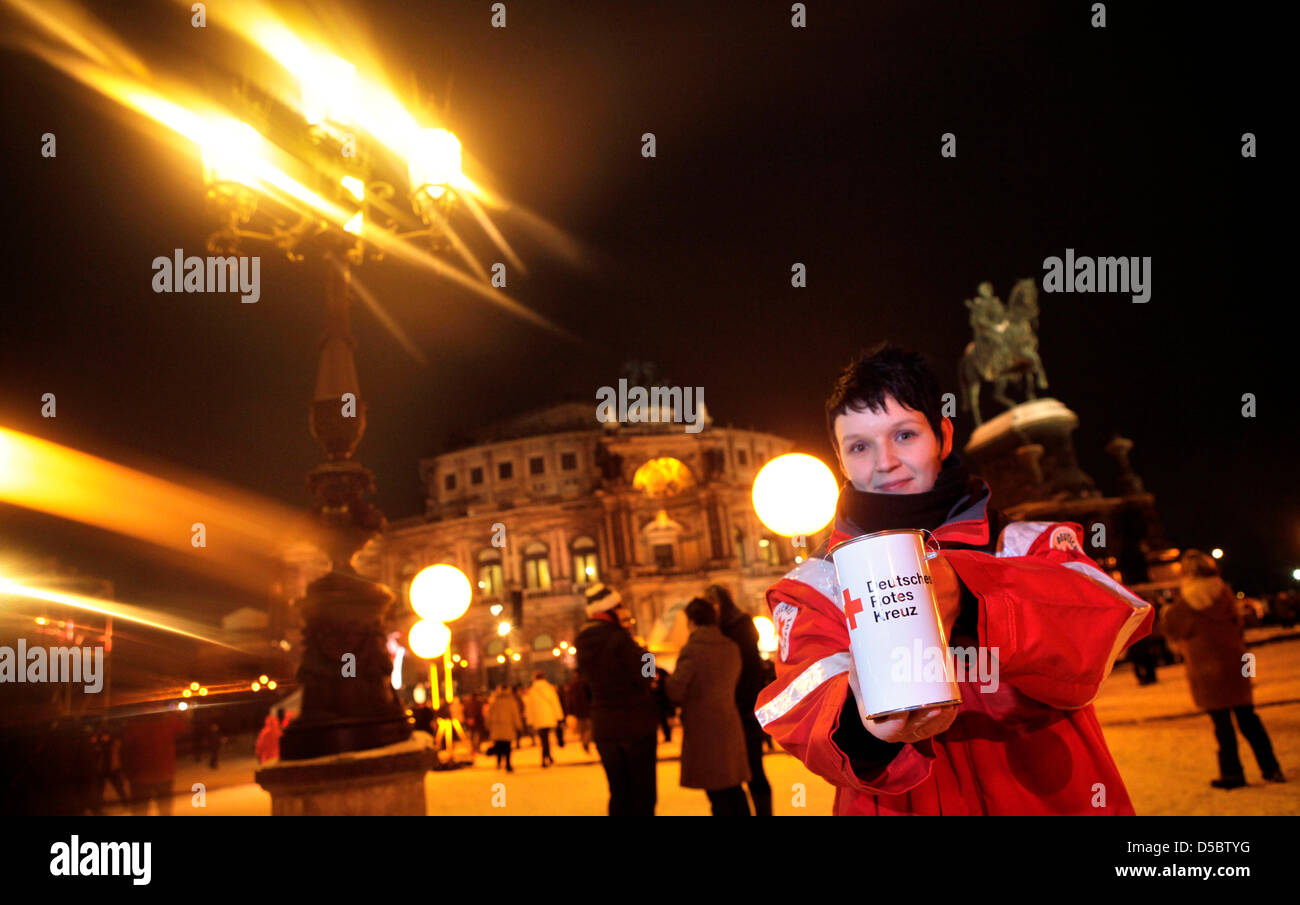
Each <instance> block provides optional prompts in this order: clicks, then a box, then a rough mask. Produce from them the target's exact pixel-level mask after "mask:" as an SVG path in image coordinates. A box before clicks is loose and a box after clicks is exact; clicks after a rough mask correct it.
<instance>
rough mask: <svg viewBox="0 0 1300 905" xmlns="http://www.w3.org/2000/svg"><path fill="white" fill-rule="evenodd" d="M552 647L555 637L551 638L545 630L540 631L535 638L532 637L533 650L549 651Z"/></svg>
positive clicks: (553, 646)
mask: <svg viewBox="0 0 1300 905" xmlns="http://www.w3.org/2000/svg"><path fill="white" fill-rule="evenodd" d="M554 649H555V638H553V637H552V636H551V635H549V634H547V633H546V632H542V633H541V634H540V635H538V636H537V637H536V638H534V639H533V650H544V651H546V652H547V653H550V652H551V651H552V650H554Z"/></svg>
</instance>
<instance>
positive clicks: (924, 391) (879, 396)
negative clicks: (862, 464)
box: [826, 342, 943, 453]
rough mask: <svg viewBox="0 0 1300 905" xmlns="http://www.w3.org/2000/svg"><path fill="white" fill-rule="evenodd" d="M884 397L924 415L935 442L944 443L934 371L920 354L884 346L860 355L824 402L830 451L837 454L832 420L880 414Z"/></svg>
mask: <svg viewBox="0 0 1300 905" xmlns="http://www.w3.org/2000/svg"><path fill="white" fill-rule="evenodd" d="M885 394H889V395H890V396H893V397H894V399H895V400H897V401H898V404H899V405H902V406H905V407H907V408H909V409H912V410H913V411H917V412H920V413H921V414H922V415H924V416H925V420H926V421H927V422H929V424H930V427H931V429H933V430H934V436H935V439H937V440H939V441H942V440H943V434H942V432H941V430H940V428H941V426H942V424H943V412H942V400H941V399H940V394H939V379H938V378H937V377H936V376H935V374H934V370H933V369H932V368H931V367H930V365H929V363H928V362H926V360H925V358H924V357H923V356H921V355H920V354H918V353H916V352H908V351H907V350H905V349H900V348H898V347H897V346H893V345H890V344H889V343H888V342H883V343H880V344H879V345H877V346H876V347H875V348H873V349H870V350H868V351H866V352H860V353H859V354H858V357H857V358H855V359H853V361H851V362H850V363H849V364H848V365H847V366H846V367H845V368H844V370H843V371H841V372H840V376H839V378H838V379H836V381H835V388H834V389H832V390H831V395H830V397H829V398H828V399H827V400H826V433H827V435H828V436H829V437H830V441H831V448H832V449H834V450H835V451H836V452H837V453H838V452H839V444H838V443H837V442H836V439H835V419H836V418H838V417H839V416H840V415H843V414H845V413H846V412H848V411H849V409H850V408H852V409H853V410H855V411H862V410H864V409H870V410H871V411H873V412H882V411H884V409H885Z"/></svg>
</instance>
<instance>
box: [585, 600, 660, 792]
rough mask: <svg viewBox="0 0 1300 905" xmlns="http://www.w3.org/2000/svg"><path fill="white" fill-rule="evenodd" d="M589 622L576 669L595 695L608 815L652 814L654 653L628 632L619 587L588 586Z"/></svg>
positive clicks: (595, 733)
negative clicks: (605, 780)
mask: <svg viewBox="0 0 1300 905" xmlns="http://www.w3.org/2000/svg"><path fill="white" fill-rule="evenodd" d="M586 597H587V622H586V623H585V624H584V625H583V626H582V628H581V630H579V632H578V637H577V639H576V643H575V644H574V647H575V648H576V649H577V651H578V674H579V675H580V676H581V677H582V681H583V683H584V684H585V685H586V686H587V689H588V692H589V695H590V699H591V734H592V740H593V741H594V742H595V743H596V750H597V752H599V754H600V763H601V766H602V767H604V768H605V778H606V779H607V780H608V782H609V815H610V816H611V817H619V816H647V817H652V816H654V811H655V802H656V800H657V788H656V781H655V769H656V766H655V742H656V738H657V736H656V732H657V731H658V727H659V713H658V708H657V707H656V705H655V701H654V696H653V693H652V691H651V684H652V680H653V679H654V675H655V669H654V657H653V656H652V655H651V654H648V653H646V651H645V650H644V649H643V648H642V647H641V645H639V644H637V643H636V641H635V640H634V639H633V638H632V635H631V633H630V632H629V631H628V628H627V626H628V624H630V623H631V615H630V614H629V613H628V611H627V609H626V608H625V607H624V606H623V598H622V597H621V596H619V593H618V591H615V590H614V589H613V588H611V587H609V586H608V585H605V584H603V583H597V584H593V585H591V586H590V587H589V588H587V591H586Z"/></svg>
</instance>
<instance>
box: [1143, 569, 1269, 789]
mask: <svg viewBox="0 0 1300 905" xmlns="http://www.w3.org/2000/svg"><path fill="white" fill-rule="evenodd" d="M1181 565H1182V578H1181V580H1180V582H1179V591H1180V592H1181V594H1182V598H1183V599H1182V600H1181V601H1179V602H1176V603H1173V604H1171V605H1170V606H1169V607H1167V608H1166V609H1165V611H1164V613H1162V615H1161V619H1162V621H1163V623H1164V625H1163V630H1164V633H1165V635H1166V636H1167V637H1169V638H1171V639H1174V640H1176V641H1178V642H1180V645H1181V647H1182V649H1183V656H1184V658H1185V659H1186V661H1187V680H1188V682H1189V683H1190V685H1191V690H1192V700H1194V701H1195V702H1196V706H1197V707H1200V708H1202V709H1204V710H1206V711H1208V712H1209V714H1210V719H1211V720H1212V721H1213V722H1214V735H1215V738H1216V739H1217V740H1218V743H1219V778H1218V779H1214V780H1211V781H1210V785H1212V786H1214V787H1215V788H1218V789H1236V788H1240V787H1241V786H1244V785H1246V775H1245V771H1244V770H1243V769H1242V766H1241V758H1240V757H1239V756H1238V753H1237V734H1236V732H1234V731H1233V728H1232V717H1233V716H1234V715H1235V716H1236V718H1237V727H1238V728H1239V729H1240V730H1241V734H1242V735H1244V736H1245V737H1246V741H1248V742H1249V743H1250V747H1251V749H1252V750H1253V751H1254V753H1255V760H1256V762H1257V763H1258V764H1259V769H1260V772H1261V773H1262V774H1263V775H1264V779H1266V780H1268V781H1269V782H1286V778H1285V777H1284V776H1283V775H1282V769H1281V767H1280V766H1279V764H1278V762H1277V757H1276V756H1275V755H1274V754H1273V746H1272V743H1271V742H1270V741H1269V737H1268V732H1267V731H1265V729H1264V724H1263V723H1262V722H1260V719H1259V717H1258V716H1257V715H1256V713H1255V707H1254V696H1253V693H1252V690H1251V684H1250V677H1249V676H1248V675H1247V674H1246V670H1245V667H1244V664H1245V662H1246V646H1245V644H1244V643H1243V642H1242V637H1241V614H1240V612H1238V610H1237V600H1236V595H1234V594H1233V592H1232V588H1230V587H1229V586H1228V584H1227V582H1225V581H1224V580H1223V579H1222V578H1220V577H1219V567H1218V565H1217V564H1216V563H1215V562H1214V560H1213V559H1212V558H1210V557H1209V556H1206V555H1205V554H1204V553H1201V552H1200V551H1199V550H1188V551H1187V552H1185V553H1184V554H1183V557H1182V563H1181Z"/></svg>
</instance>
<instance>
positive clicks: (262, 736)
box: [253, 709, 284, 764]
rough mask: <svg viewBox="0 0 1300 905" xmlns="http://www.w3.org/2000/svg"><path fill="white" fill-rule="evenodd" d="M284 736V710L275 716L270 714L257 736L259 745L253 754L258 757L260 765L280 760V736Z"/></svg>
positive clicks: (254, 747)
mask: <svg viewBox="0 0 1300 905" xmlns="http://www.w3.org/2000/svg"><path fill="white" fill-rule="evenodd" d="M283 734H284V710H283V709H280V710H277V711H276V712H275V713H274V714H271V713H268V714H267V715H266V721H265V722H264V723H263V724H262V731H261V732H259V733H258V734H257V743H256V744H255V745H254V746H253V753H254V754H256V755H257V762H258V763H259V764H265V763H268V762H269V761H273V760H279V759H280V736H282V735H283Z"/></svg>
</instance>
